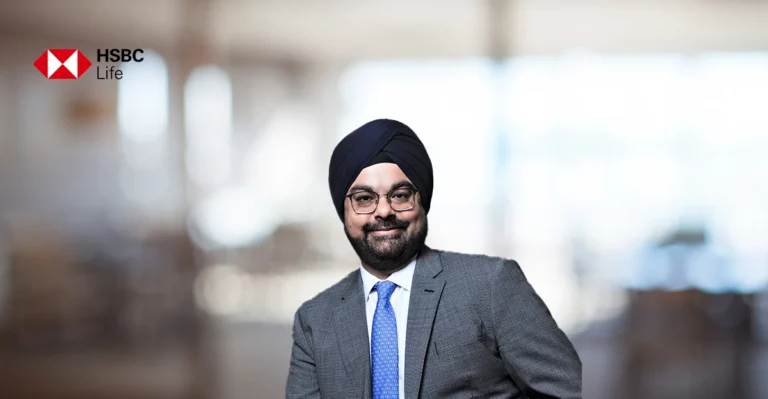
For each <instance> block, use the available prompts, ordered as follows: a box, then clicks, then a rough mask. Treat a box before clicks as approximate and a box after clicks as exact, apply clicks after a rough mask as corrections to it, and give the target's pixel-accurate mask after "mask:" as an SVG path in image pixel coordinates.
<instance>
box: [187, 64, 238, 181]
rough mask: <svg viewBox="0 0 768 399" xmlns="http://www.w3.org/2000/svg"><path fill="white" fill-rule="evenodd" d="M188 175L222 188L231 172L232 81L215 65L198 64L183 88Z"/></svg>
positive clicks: (193, 178)
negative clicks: (199, 65)
mask: <svg viewBox="0 0 768 399" xmlns="http://www.w3.org/2000/svg"><path fill="white" fill-rule="evenodd" d="M184 126H185V131H186V138H187V149H186V152H187V168H188V169H187V170H188V173H189V178H190V179H191V181H192V182H193V183H195V184H196V186H197V187H198V188H200V189H202V190H204V191H207V190H209V189H216V188H221V187H223V186H224V185H225V184H227V183H228V182H229V178H230V175H231V169H232V165H231V162H232V161H231V136H232V82H231V80H230V77H229V74H228V73H227V72H226V71H224V70H223V69H221V68H220V67H218V66H215V65H207V66H201V67H198V68H196V69H195V70H194V71H192V73H191V74H190V75H189V78H188V79H187V83H186V86H185V89H184Z"/></svg>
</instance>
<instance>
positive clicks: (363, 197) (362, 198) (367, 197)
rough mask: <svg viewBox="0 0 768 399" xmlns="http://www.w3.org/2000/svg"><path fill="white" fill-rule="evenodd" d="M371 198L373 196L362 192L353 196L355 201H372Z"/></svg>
mask: <svg viewBox="0 0 768 399" xmlns="http://www.w3.org/2000/svg"><path fill="white" fill-rule="evenodd" d="M372 200H373V197H371V196H370V195H367V194H362V195H359V196H357V197H355V201H357V202H367V201H372Z"/></svg>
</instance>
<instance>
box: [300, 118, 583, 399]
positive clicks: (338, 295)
mask: <svg viewBox="0 0 768 399" xmlns="http://www.w3.org/2000/svg"><path fill="white" fill-rule="evenodd" d="M432 181H433V179H432V163H431V161H430V159H429V156H428V155H427V151H426V149H425V148H424V146H423V144H422V143H421V141H420V140H419V138H418V137H417V136H416V134H415V133H414V132H413V131H412V130H411V129H410V128H408V126H406V125H404V124H402V123H400V122H397V121H393V120H385V119H382V120H375V121H372V122H369V123H367V124H365V125H363V126H361V127H360V128H358V129H357V130H355V131H354V132H352V133H350V134H349V135H347V136H346V137H345V138H344V139H343V140H342V141H341V142H340V143H339V144H338V146H337V147H336V149H335V150H334V151H333V155H332V156H331V163H330V169H329V176H328V182H329V186H330V189H331V197H332V198H333V202H334V205H335V206H336V211H337V213H338V215H339V218H340V219H341V221H342V222H343V223H344V231H345V232H346V234H347V238H348V239H349V242H350V243H351V244H352V247H353V248H354V249H355V251H356V252H357V254H358V256H359V257H360V263H361V264H360V268H359V269H358V270H355V271H354V272H352V273H350V274H349V275H348V276H347V277H345V278H344V279H343V280H341V281H340V282H338V283H336V284H335V285H334V286H332V287H330V288H329V289H327V290H325V291H324V292H322V293H320V294H319V295H317V296H316V297H315V298H313V299H311V300H309V301H307V302H306V303H304V304H303V305H302V306H301V307H300V308H299V310H298V311H297V312H296V317H295V321H294V325H293V340H294V343H293V350H292V354H291V364H290V371H289V376H288V383H287V395H286V396H287V397H288V398H321V397H322V398H333V399H336V398H373V399H384V398H394V399H396V398H401V399H402V398H408V399H411V398H441V399H442V398H469V397H477V398H490V397H492V398H526V397H527V398H580V397H581V362H580V360H579V357H578V355H577V354H576V351H575V350H574V348H573V346H572V345H571V343H570V341H569V340H568V338H567V337H566V336H565V334H563V332H562V331H561V330H560V329H559V328H558V326H557V325H556V324H555V321H554V320H553V319H552V317H551V315H550V313H549V310H548V309H547V307H546V306H545V305H544V303H543V302H542V301H541V299H540V298H539V297H538V296H537V295H536V293H535V292H534V290H533V288H532V287H531V286H530V285H529V284H528V282H527V280H526V278H525V276H524V275H523V272H522V271H521V270H520V267H519V266H518V264H517V263H516V262H514V261H512V260H505V259H500V258H492V257H488V256H482V255H464V254H459V253H453V252H446V251H438V250H433V249H430V248H429V247H427V246H425V245H424V242H425V240H426V237H427V213H428V212H429V206H430V202H431V200H432ZM467 190H468V191H467V192H466V193H460V194H459V195H479V196H482V195H484V194H483V193H482V192H472V191H471V190H472V188H471V187H468V188H467ZM468 211H471V210H468ZM456 228H457V233H458V231H460V226H459V225H457V226H456Z"/></svg>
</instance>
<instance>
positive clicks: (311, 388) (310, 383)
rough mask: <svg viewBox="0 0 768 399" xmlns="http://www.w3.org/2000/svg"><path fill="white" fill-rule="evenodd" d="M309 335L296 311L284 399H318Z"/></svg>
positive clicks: (318, 393) (318, 392) (299, 312)
mask: <svg viewBox="0 0 768 399" xmlns="http://www.w3.org/2000/svg"><path fill="white" fill-rule="evenodd" d="M310 334H311V332H309V331H308V330H306V329H305V328H304V323H303V321H302V317H301V309H299V310H298V311H296V316H295V317H294V321H293V349H292V350H291V365H290V368H289V371H288V382H287V384H286V385H287V386H286V395H285V397H286V398H289V399H309V398H313V399H314V398H317V399H319V398H320V388H319V386H318V383H317V374H316V371H315V358H314V350H313V347H312V341H311V339H310Z"/></svg>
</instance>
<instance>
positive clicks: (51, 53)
mask: <svg viewBox="0 0 768 399" xmlns="http://www.w3.org/2000/svg"><path fill="white" fill-rule="evenodd" d="M142 61H144V50H142V49H117V48H113V49H98V50H96V63H97V65H96V79H99V80H112V79H122V78H123V71H122V70H120V69H118V68H117V67H116V66H115V65H102V64H104V63H118V62H120V63H126V62H142ZM32 65H34V66H35V68H37V70H38V71H40V73H41V74H43V76H45V77H46V79H69V80H74V79H80V77H81V76H83V75H84V74H85V72H86V71H88V69H90V67H91V66H92V65H93V64H92V63H91V60H90V59H88V57H86V56H85V54H83V53H82V52H81V51H80V50H78V49H76V48H49V49H47V50H45V52H43V53H42V54H40V57H37V60H35V62H34V63H33V64H32Z"/></svg>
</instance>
